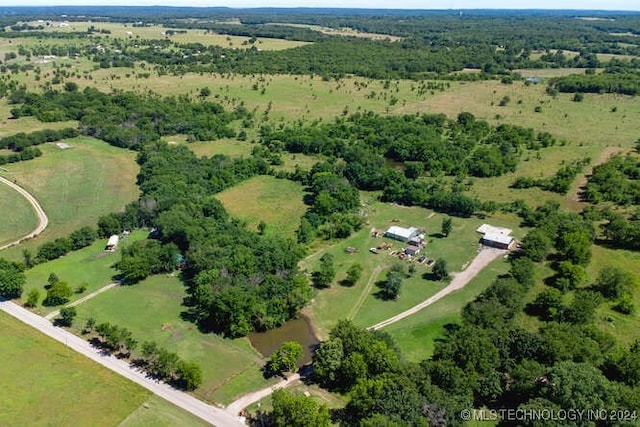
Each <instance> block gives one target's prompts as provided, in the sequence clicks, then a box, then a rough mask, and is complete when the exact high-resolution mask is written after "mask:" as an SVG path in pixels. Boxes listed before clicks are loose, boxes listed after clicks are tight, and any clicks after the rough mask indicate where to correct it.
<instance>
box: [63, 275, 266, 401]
mask: <svg viewBox="0 0 640 427" xmlns="http://www.w3.org/2000/svg"><path fill="white" fill-rule="evenodd" d="M184 297H185V289H184V285H183V284H182V283H181V282H180V280H178V279H177V278H176V277H167V276H154V277H151V278H149V279H147V280H145V281H143V282H141V283H138V284H136V285H133V286H123V287H118V288H114V289H111V290H109V291H107V292H105V293H102V294H100V295H98V296H96V297H95V298H92V299H90V300H88V301H86V302H84V303H82V304H80V305H78V306H77V310H78V317H77V319H76V322H75V323H74V327H75V328H77V329H81V328H82V327H83V325H84V322H85V320H86V319H87V318H88V317H93V318H95V319H96V321H97V322H98V323H103V322H110V323H112V324H115V325H119V326H125V327H127V328H128V329H129V330H130V331H131V332H132V333H133V336H134V337H135V338H136V339H137V340H138V341H139V342H143V341H147V340H154V341H156V342H157V343H158V344H160V345H161V346H164V347H166V348H168V349H169V350H171V351H174V352H176V353H178V354H179V355H180V357H181V358H183V359H185V360H190V361H194V362H197V363H198V364H199V365H200V367H201V368H202V371H203V376H204V383H203V385H202V386H201V387H200V388H199V389H197V390H196V391H195V392H194V394H195V395H196V396H197V397H199V398H201V399H204V400H206V401H209V402H213V403H222V404H228V403H230V402H231V401H233V400H234V399H236V398H237V397H239V396H240V395H242V394H244V393H246V392H249V391H252V390H256V389H259V388H262V387H266V386H267V385H268V384H269V382H267V381H266V380H264V378H263V377H262V372H261V370H260V367H261V364H262V359H261V357H260V355H259V354H258V353H257V352H256V351H255V350H254V349H253V348H252V347H251V345H250V344H249V340H248V339H246V338H243V339H236V340H229V339H224V338H221V337H220V336H218V335H214V334H203V333H201V332H200V331H198V329H197V327H196V326H195V325H194V324H193V323H191V322H187V321H184V320H182V319H181V313H182V312H183V311H184V310H185V307H184V306H183V305H182V300H183V298H184Z"/></svg>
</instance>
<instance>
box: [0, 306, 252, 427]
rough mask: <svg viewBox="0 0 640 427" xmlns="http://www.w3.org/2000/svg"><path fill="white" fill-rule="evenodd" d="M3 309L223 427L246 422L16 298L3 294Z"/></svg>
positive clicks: (185, 408) (90, 357)
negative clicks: (153, 375)
mask: <svg viewBox="0 0 640 427" xmlns="http://www.w3.org/2000/svg"><path fill="white" fill-rule="evenodd" d="M0 310H2V311H4V312H5V313H7V314H9V315H11V316H13V317H15V318H16V319H18V320H20V321H21V322H23V323H26V324H27V325H29V326H31V327H33V328H35V329H37V330H39V331H40V332H42V333H43V334H45V335H47V336H49V337H51V338H53V339H55V340H56V341H59V342H61V343H63V344H65V345H66V346H67V347H69V348H71V349H73V350H75V351H77V352H78V353H80V354H82V355H84V356H86V357H88V358H89V359H92V360H94V361H95V362H97V363H99V364H101V365H102V366H104V367H106V368H108V369H110V370H112V371H114V372H116V373H118V374H120V375H122V376H123V377H126V378H128V379H130V380H131V381H133V382H135V383H137V384H139V385H141V386H142V387H144V388H146V389H147V390H149V391H151V392H152V393H154V394H156V395H157V396H160V397H162V398H163V399H165V400H168V401H169V402H171V403H173V404H174V405H176V406H178V407H180V408H182V409H184V410H185V411H188V412H191V413H192V414H193V415H195V416H197V417H199V418H201V419H203V420H204V421H207V422H209V423H210V424H212V425H215V426H219V427H227V426H243V425H244V424H243V423H242V422H241V421H240V420H239V419H238V417H236V416H233V415H231V414H229V412H227V411H225V410H224V409H221V408H218V407H216V406H213V405H209V404H207V403H204V402H203V401H201V400H198V399H196V398H195V397H193V396H191V395H190V394H187V393H185V392H182V391H180V390H177V389H175V388H173V387H171V386H169V385H168V384H165V383H163V382H159V381H156V380H154V379H151V378H149V377H148V376H147V375H146V374H145V373H144V372H142V371H140V370H137V369H135V368H132V367H131V366H130V365H129V363H127V362H125V361H123V360H120V359H117V358H116V357H114V356H111V355H110V354H105V353H103V352H102V351H101V350H100V349H97V348H95V347H93V346H91V344H89V343H88V342H87V341H85V340H83V339H82V338H80V337H77V336H75V335H73V334H72V333H71V332H68V331H66V330H64V329H62V328H58V327H55V326H53V324H51V322H49V321H48V320H47V319H45V318H44V317H41V316H38V315H37V314H34V313H32V312H30V311H29V310H27V309H25V308H22V307H20V306H19V305H18V304H16V303H14V302H12V301H7V300H5V299H2V298H0Z"/></svg>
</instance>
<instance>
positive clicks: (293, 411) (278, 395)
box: [271, 389, 331, 427]
mask: <svg viewBox="0 0 640 427" xmlns="http://www.w3.org/2000/svg"><path fill="white" fill-rule="evenodd" d="M271 399H272V401H273V412H272V413H271V417H272V418H273V422H274V424H275V425H277V426H288V427H328V426H329V425H330V421H331V418H330V416H329V409H328V408H327V406H326V405H323V404H319V403H317V402H316V401H315V400H313V399H311V398H309V397H306V396H304V395H295V394H293V393H289V392H288V391H285V390H282V389H281V390H276V391H275V392H274V393H273V394H272V395H271Z"/></svg>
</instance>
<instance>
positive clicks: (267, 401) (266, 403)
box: [247, 382, 348, 413]
mask: <svg viewBox="0 0 640 427" xmlns="http://www.w3.org/2000/svg"><path fill="white" fill-rule="evenodd" d="M286 390H287V392H288V393H293V394H306V393H308V396H309V397H310V398H312V399H313V400H315V401H316V402H318V403H321V404H324V405H327V407H329V409H339V408H344V406H345V405H346V404H347V402H348V399H347V397H346V396H343V395H340V394H338V393H330V392H328V391H327V390H324V389H322V388H320V387H318V386H317V385H314V384H311V385H307V384H304V383H302V382H300V383H298V384H296V385H293V386H290V387H287V388H286ZM258 409H260V410H261V411H262V412H270V411H271V410H273V403H272V400H271V395H269V396H267V397H265V398H264V399H261V400H259V401H257V402H255V403H252V404H251V405H249V406H248V407H247V410H248V411H249V412H251V413H256V412H257V410H258Z"/></svg>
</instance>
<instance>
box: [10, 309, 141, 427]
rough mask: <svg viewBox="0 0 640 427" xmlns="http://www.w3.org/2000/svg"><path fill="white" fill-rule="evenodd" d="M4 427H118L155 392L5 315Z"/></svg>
mask: <svg viewBox="0 0 640 427" xmlns="http://www.w3.org/2000/svg"><path fill="white" fill-rule="evenodd" d="M0 329H1V330H2V339H1V340H0V378H2V387H0V408H2V409H1V410H0V425H3V426H70V425H75V426H105V427H112V426H117V425H118V424H119V423H120V422H122V421H123V420H124V419H125V418H127V417H128V416H129V414H131V413H132V412H133V411H135V410H136V408H138V407H139V406H140V405H141V404H142V403H143V402H145V401H146V400H147V399H148V397H149V395H150V392H148V391H147V390H145V389H143V388H142V387H140V386H138V385H136V384H134V383H133V382H131V381H129V380H127V379H125V378H122V377H120V376H119V375H117V374H115V373H113V372H111V371H109V370H108V369H106V368H104V367H102V366H100V365H98V364H96V363H95V362H93V361H91V360H90V359H87V358H85V357H84V356H81V355H79V354H77V353H75V352H74V351H72V350H69V349H68V348H66V347H65V346H64V345H63V344H61V343H58V342H56V341H53V340H51V339H49V338H48V337H46V336H44V335H42V334H40V333H39V332H38V331H36V330H35V329H32V328H30V327H29V326H26V325H24V324H22V323H20V322H19V321H18V320H15V319H13V318H12V317H10V316H8V315H7V314H5V313H0Z"/></svg>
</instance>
